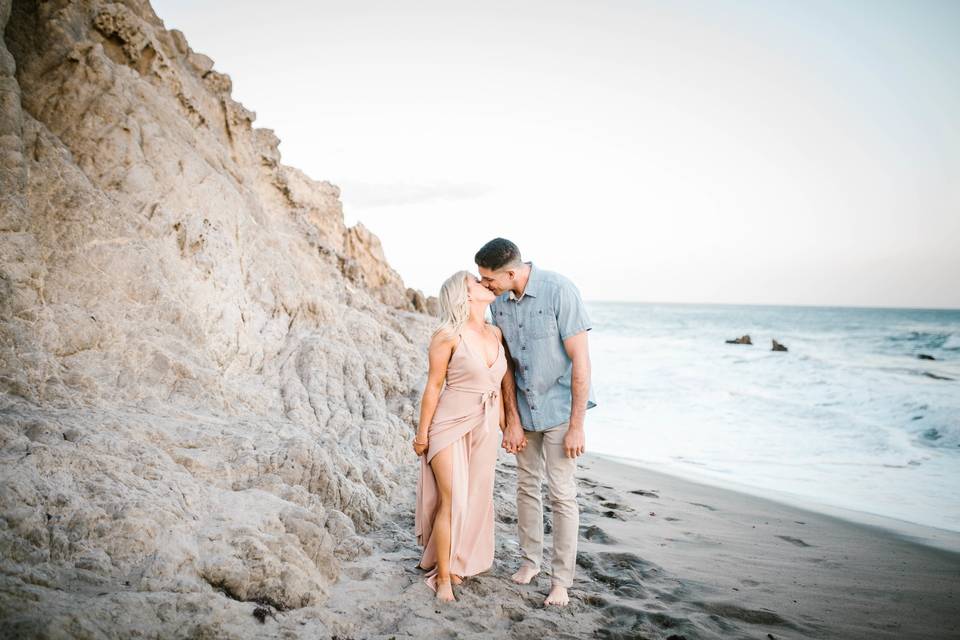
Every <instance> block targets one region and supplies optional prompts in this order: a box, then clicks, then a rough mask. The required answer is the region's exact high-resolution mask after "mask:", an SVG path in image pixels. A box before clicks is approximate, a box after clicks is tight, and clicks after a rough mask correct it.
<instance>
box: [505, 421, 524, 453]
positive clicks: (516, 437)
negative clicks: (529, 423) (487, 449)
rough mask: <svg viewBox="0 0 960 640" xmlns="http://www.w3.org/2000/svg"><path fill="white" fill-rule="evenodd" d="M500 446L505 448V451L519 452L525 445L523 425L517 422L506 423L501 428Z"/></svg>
mask: <svg viewBox="0 0 960 640" xmlns="http://www.w3.org/2000/svg"><path fill="white" fill-rule="evenodd" d="M501 446H502V447H503V448H504V449H506V450H507V453H513V454H516V453H519V452H520V451H523V448H524V447H526V446H527V436H525V435H523V427H521V426H520V425H519V424H517V423H513V424H509V423H508V424H507V426H506V428H505V429H504V430H503V443H502V444H501Z"/></svg>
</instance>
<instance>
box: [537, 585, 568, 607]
mask: <svg viewBox="0 0 960 640" xmlns="http://www.w3.org/2000/svg"><path fill="white" fill-rule="evenodd" d="M543 604H544V606H547V607H549V606H550V605H556V606H558V607H565V606H567V605H568V604H570V596H569V595H567V588H566V587H561V586H560V585H557V584H555V585H553V588H551V589H550V593H549V594H548V595H547V599H546V600H544V601H543Z"/></svg>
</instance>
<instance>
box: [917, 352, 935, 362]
mask: <svg viewBox="0 0 960 640" xmlns="http://www.w3.org/2000/svg"><path fill="white" fill-rule="evenodd" d="M917 358H919V359H920V360H936V358H934V357H933V356H931V355H930V354H928V353H918V354H917Z"/></svg>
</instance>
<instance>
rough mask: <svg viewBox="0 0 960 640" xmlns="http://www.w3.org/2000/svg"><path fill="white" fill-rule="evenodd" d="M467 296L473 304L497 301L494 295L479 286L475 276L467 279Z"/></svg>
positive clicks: (478, 280)
mask: <svg viewBox="0 0 960 640" xmlns="http://www.w3.org/2000/svg"><path fill="white" fill-rule="evenodd" d="M467 295H469V296H470V299H471V300H473V301H474V302H484V303H486V304H490V303H491V302H493V301H494V300H496V299H497V296H496V294H495V293H493V291H490V289H487V288H486V287H485V286H483V285H482V284H480V279H479V278H477V277H476V276H470V277H469V278H467Z"/></svg>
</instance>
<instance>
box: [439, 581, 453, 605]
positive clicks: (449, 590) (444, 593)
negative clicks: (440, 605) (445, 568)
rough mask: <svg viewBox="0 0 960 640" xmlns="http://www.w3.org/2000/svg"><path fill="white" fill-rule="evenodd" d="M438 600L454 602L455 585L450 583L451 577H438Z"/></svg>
mask: <svg viewBox="0 0 960 640" xmlns="http://www.w3.org/2000/svg"><path fill="white" fill-rule="evenodd" d="M437 600H439V601H440V602H453V601H454V600H456V598H454V597H453V587H452V586H451V585H450V578H437Z"/></svg>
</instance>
